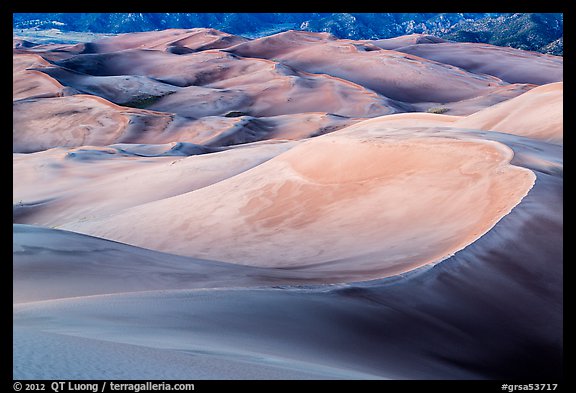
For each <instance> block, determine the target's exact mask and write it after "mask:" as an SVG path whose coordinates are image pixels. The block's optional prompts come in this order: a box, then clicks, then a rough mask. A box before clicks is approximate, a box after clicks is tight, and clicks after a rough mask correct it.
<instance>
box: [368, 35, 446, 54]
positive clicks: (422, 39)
mask: <svg viewBox="0 0 576 393" xmlns="http://www.w3.org/2000/svg"><path fill="white" fill-rule="evenodd" d="M363 42H365V43H367V44H371V45H374V46H377V47H379V48H382V49H389V50H390V49H392V50H395V49H397V48H401V47H404V46H408V45H415V44H438V43H440V42H446V40H444V39H442V38H439V37H434V36H432V35H427V34H409V35H402V36H399V37H393V38H384V39H380V40H366V41H363Z"/></svg>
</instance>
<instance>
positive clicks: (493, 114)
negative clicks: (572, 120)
mask: <svg viewBox="0 0 576 393" xmlns="http://www.w3.org/2000/svg"><path fill="white" fill-rule="evenodd" d="M563 97H564V83H563V82H557V83H550V84H547V85H544V86H539V87H537V88H535V89H533V90H530V91H529V92H527V93H525V94H522V95H520V96H518V97H516V98H512V99H510V100H508V101H504V102H502V103H500V104H498V105H494V106H492V107H489V108H486V109H483V110H481V111H478V112H476V113H474V114H472V115H470V116H468V117H465V118H463V119H461V120H459V121H457V122H455V123H454V125H455V126H457V127H465V128H476V129H482V130H490V131H499V132H506V133H510V134H516V135H523V136H528V137H530V138H535V139H539V140H544V141H547V142H552V143H559V144H562V142H563V140H564V123H563V115H564V101H563Z"/></svg>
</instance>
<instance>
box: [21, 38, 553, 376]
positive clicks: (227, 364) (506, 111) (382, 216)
mask: <svg viewBox="0 0 576 393" xmlns="http://www.w3.org/2000/svg"><path fill="white" fill-rule="evenodd" d="M412 53H414V54H412ZM13 75H14V79H13V174H14V180H13V222H14V225H13V271H14V274H13V283H14V285H13V299H14V303H15V304H14V314H13V328H14V334H13V346H14V357H13V358H14V366H13V377H14V378H15V379H23V378H24V379H25V378H31V379H39V378H47V379H90V378H95V379H102V378H108V379H134V378H140V379H142V378H144V379H150V378H152V379H160V380H161V379H172V378H177V379H501V380H503V379H506V380H526V378H532V379H537V380H542V381H544V380H556V379H557V378H560V376H561V371H562V336H563V327H562V324H563V312H562V305H563V300H562V293H563V288H562V281H563V280H562V275H563V273H562V265H563V252H562V243H563V236H562V234H563V217H562V209H563V202H562V195H563V145H562V143H563V118H562V117H563V116H562V115H563V103H562V98H563V83H562V82H561V80H562V58H559V57H554V56H544V55H540V54H536V53H533V52H524V51H519V50H509V48H498V47H494V46H490V45H484V44H459V43H453V42H446V41H444V40H440V39H437V38H435V37H431V36H426V35H421V34H415V35H410V36H404V37H396V38H393V39H386V40H373V41H370V40H364V41H354V40H347V39H337V38H336V37H334V36H331V35H330V34H327V33H309V32H296V31H288V32H283V33H279V34H274V35H272V36H268V37H262V38H258V39H253V40H248V39H245V38H242V37H238V36H234V35H231V34H227V33H225V32H219V31H216V30H212V29H170V30H165V31H155V32H145V33H137V34H125V35H119V36H115V37H110V38H106V39H101V40H97V41H94V42H87V43H81V44H77V45H67V44H43V45H36V44H35V43H32V42H25V41H23V40H19V39H18V38H17V37H15V40H14V42H13ZM549 82H552V83H549ZM135 365H137V366H138V367H136V366H135Z"/></svg>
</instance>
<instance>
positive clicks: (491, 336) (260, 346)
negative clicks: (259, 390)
mask: <svg viewBox="0 0 576 393" xmlns="http://www.w3.org/2000/svg"><path fill="white" fill-rule="evenodd" d="M538 176H539V178H538V180H537V181H536V185H535V187H534V188H533V189H532V190H531V192H530V193H529V195H528V196H527V197H526V198H524V200H523V201H522V202H521V203H520V205H519V206H518V207H517V208H516V209H514V211H512V213H510V214H509V215H507V216H506V217H504V218H503V219H502V220H501V221H500V222H499V223H498V224H497V225H496V226H495V228H494V229H493V230H492V231H490V232H489V233H488V234H487V235H486V236H484V237H483V238H481V239H480V240H478V241H477V242H476V243H474V245H473V246H472V247H470V248H467V249H466V250H464V251H461V252H459V253H458V254H456V255H455V256H454V257H452V258H450V259H448V260H446V261H444V262H443V263H442V264H439V265H437V266H436V267H435V268H434V269H431V270H428V271H425V272H423V273H421V274H419V275H414V276H411V277H408V278H398V279H395V280H393V281H386V280H384V281H374V282H370V283H366V284H351V285H347V286H344V287H341V288H339V287H335V288H325V287H319V288H313V289H308V290H306V289H296V288H294V289H291V290H290V289H261V290H234V291H222V290H220V291H162V292H147V293H139V294H127V295H116V296H101V297H93V298H78V299H71V300H61V301H54V302H38V303H29V304H23V305H17V306H16V307H15V330H16V334H15V337H14V345H15V349H17V351H15V353H17V354H19V356H17V357H16V358H15V368H14V374H15V378H16V377H23V376H31V375H32V376H37V375H43V376H44V377H47V378H55V377H60V378H66V377H69V376H70V375H73V376H74V375H76V376H78V377H82V376H85V375H102V376H106V377H108V376H114V375H122V376H123V377H128V378H138V377H139V376H140V375H141V374H139V373H138V372H137V371H134V374H130V372H131V371H130V370H132V367H128V366H126V365H125V366H123V367H122V368H120V369H117V368H116V367H114V365H116V364H120V365H121V364H123V363H125V360H124V359H125V357H126V356H127V354H129V355H130V356H132V359H142V362H143V364H144V365H147V364H149V362H151V361H152V360H151V359H153V358H157V356H158V357H160V359H163V358H164V357H166V358H168V359H170V358H171V357H172V356H176V355H178V356H182V355H187V356H188V357H189V359H190V362H194V363H196V362H198V363H199V365H202V364H204V362H214V366H213V367H212V369H211V370H210V371H209V372H207V371H206V370H205V368H204V367H201V366H199V367H198V368H196V367H190V368H189V369H188V374H185V375H188V376H189V377H190V378H208V379H210V378H215V379H225V378H228V377H229V376H230V375H233V376H235V375H241V376H243V377H244V378H259V377H264V378H291V377H294V375H295V372H294V370H299V371H300V372H302V371H303V370H305V372H307V373H313V374H314V375H317V376H318V375H319V378H321V379H327V378H344V379H351V378H370V379H375V378H394V379H484V378H488V379H504V378H512V379H517V378H520V379H522V378H525V377H526V376H527V375H530V376H531V377H532V378H553V379H556V378H558V377H559V376H560V374H559V372H560V370H561V353H562V351H561V348H562V340H561V337H562V333H561V332H562V306H561V305H562V266H561V264H560V263H559V261H561V259H562V254H561V253H562V240H561V239H562V238H561V237H559V236H557V235H558V233H559V232H561V231H562V212H561V209H558V206H559V205H560V206H561V204H562V202H561V201H562V180H561V179H559V178H558V177H553V176H549V175H545V174H539V175H538ZM552 305H553V306H552ZM494 321H498V322H497V323H495V322H494ZM68 326H75V327H76V330H75V331H76V333H75V334H74V336H70V335H69V334H67V333H66V331H67V329H68ZM43 330H45V331H48V332H47V333H46V332H43ZM56 334H57V335H56ZM101 341H103V342H102V343H101ZM39 342H44V344H43V345H50V348H54V351H52V352H50V353H51V354H52V355H50V356H53V358H54V362H53V363H52V364H53V366H52V367H50V368H48V369H47V368H46V367H44V366H43V365H45V362H44V361H43V358H41V357H40V354H39V352H38V351H34V348H37V347H38V345H39ZM110 343H121V344H120V345H119V346H112V345H109V344H110ZM125 345H132V347H128V348H126V347H125ZM86 347H87V348H90V347H94V349H93V351H98V353H100V354H101V355H100V356H99V357H92V356H83V357H78V356H77V354H78V353H79V352H80V351H81V350H82V349H83V348H86ZM93 351H90V353H93ZM147 351H148V352H147ZM23 353H24V354H27V356H23V355H22V354H23ZM150 353H152V354H154V353H156V355H153V356H150ZM536 354H537V355H538V356H535V355H536ZM161 355H163V356H161ZM72 362H74V363H73V364H71V363H72ZM138 362H140V361H138ZM229 362H234V363H235V364H236V365H237V367H234V368H233V369H232V371H233V373H232V374H229V370H227V369H224V367H218V366H223V365H228V364H230V363H229ZM182 364H187V363H186V361H185V360H184V359H180V360H179V361H176V365H175V366H174V367H172V368H170V369H168V370H167V369H165V368H164V367H158V368H157V369H155V370H154V371H153V372H152V373H151V375H155V376H157V377H159V378H164V377H169V376H171V375H174V374H176V375H181V374H180V373H179V371H178V370H180V365H182ZM269 366H273V367H277V368H278V369H280V370H281V372H280V373H279V374H277V375H276V376H274V375H271V374H269V373H267V372H266V371H267V369H266V367H269ZM146 367H149V366H146ZM94 370H98V371H97V374H95V371H94ZM123 370H128V371H127V372H126V373H124V374H123V373H122V372H123ZM236 373H238V374H236ZM296 378H305V377H304V376H303V375H301V374H300V375H299V374H296Z"/></svg>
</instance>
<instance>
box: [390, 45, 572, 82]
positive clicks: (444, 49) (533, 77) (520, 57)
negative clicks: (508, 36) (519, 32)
mask: <svg viewBox="0 0 576 393" xmlns="http://www.w3.org/2000/svg"><path fill="white" fill-rule="evenodd" d="M394 49H395V50H397V51H399V52H404V53H410V54H412V55H415V56H419V57H423V58H426V59H430V60H434V61H438V62H441V63H444V64H452V65H454V66H456V67H460V68H462V69H464V70H467V71H470V72H474V73H480V74H488V75H493V76H496V77H498V78H500V79H502V80H503V81H506V82H509V83H533V84H537V85H543V84H546V83H552V82H559V81H562V79H563V63H564V62H563V59H562V57H561V56H552V55H544V54H541V53H537V52H528V51H523V50H520V49H515V48H506V47H500V46H495V45H489V44H479V43H470V42H444V43H435V44H434V45H421V44H417V45H409V46H405V47H399V48H398V47H397V48H394Z"/></svg>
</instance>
